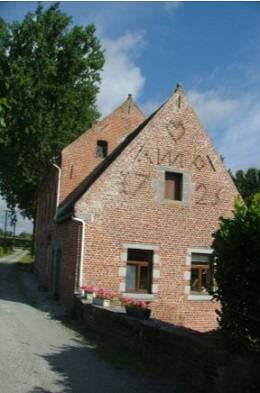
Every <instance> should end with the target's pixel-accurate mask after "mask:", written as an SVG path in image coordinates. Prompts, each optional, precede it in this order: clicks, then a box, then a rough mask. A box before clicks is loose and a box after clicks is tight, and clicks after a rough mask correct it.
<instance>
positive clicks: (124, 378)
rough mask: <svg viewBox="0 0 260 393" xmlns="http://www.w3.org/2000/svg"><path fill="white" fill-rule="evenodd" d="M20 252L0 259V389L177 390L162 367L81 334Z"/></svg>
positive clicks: (8, 392)
mask: <svg viewBox="0 0 260 393" xmlns="http://www.w3.org/2000/svg"><path fill="white" fill-rule="evenodd" d="M20 258H21V251H18V250H17V251H16V254H15V255H14V256H11V257H8V258H6V259H4V260H3V259H1V260H0V393H148V392H149V393H181V390H179V388H177V384H176V382H175V381H174V378H173V376H172V375H168V373H167V370H163V369H161V368H160V367H159V368H158V365H153V364H151V363H150V362H149V360H148V359H144V358H143V357H141V356H139V355H138V354H135V353H130V352H129V351H128V350H127V349H126V348H123V347H122V346H121V345H120V344H119V343H117V342H116V341H115V342H113V343H112V342H110V341H109V340H107V339H106V338H104V337H99V336H96V335H95V334H93V333H90V332H88V333H87V334H86V331H85V330H83V328H82V327H80V325H79V324H78V323H77V322H76V321H74V320H73V319H72V318H71V317H70V316H69V315H68V314H67V313H66V310H65V309H64V308H63V306H62V305H61V304H60V303H59V302H56V301H54V300H53V299H52V298H51V295H50V294H49V293H47V292H44V291H41V290H40V288H39V286H38V282H37V280H36V278H35V276H34V274H33V273H31V272H28V271H23V270H22V269H20V268H19V267H18V266H17V264H16V263H15V262H17V261H19V260H20ZM177 389H178V390H177Z"/></svg>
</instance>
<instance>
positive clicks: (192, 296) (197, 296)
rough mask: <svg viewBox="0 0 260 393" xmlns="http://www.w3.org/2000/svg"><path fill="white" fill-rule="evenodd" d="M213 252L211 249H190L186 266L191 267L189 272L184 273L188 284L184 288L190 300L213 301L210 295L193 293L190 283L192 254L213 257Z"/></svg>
mask: <svg viewBox="0 0 260 393" xmlns="http://www.w3.org/2000/svg"><path fill="white" fill-rule="evenodd" d="M212 253H213V250H212V249H211V248H188V249H187V256H186V263H185V265H186V266H187V267H189V270H185V271H184V275H183V279H184V281H186V282H187V285H185V287H184V294H185V295H187V298H188V300H202V301H205V300H206V301H211V300H212V298H213V296H212V295H209V294H207V295H206V294H205V295H204V294H202V295H200V294H194V293H191V287H190V281H191V266H192V254H207V255H212Z"/></svg>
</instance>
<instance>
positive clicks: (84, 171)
mask: <svg viewBox="0 0 260 393" xmlns="http://www.w3.org/2000/svg"><path fill="white" fill-rule="evenodd" d="M144 120H145V116H144V114H143V113H142V112H141V111H140V110H139V108H138V107H137V106H136V105H135V104H134V103H133V101H132V99H131V98H128V100H126V101H125V103H123V104H122V105H121V106H120V107H119V108H117V109H116V110H115V111H114V112H112V114H110V115H109V116H107V117H106V118H105V119H104V120H102V121H101V122H99V123H97V124H94V125H93V127H92V128H91V129H90V130H88V131H86V132H85V133H84V134H83V135H81V136H80V137H79V138H78V139H77V140H75V141H74V142H73V143H71V144H70V145H69V146H67V147H66V148H65V149H64V150H63V152H62V163H61V169H62V178H61V195H60V203H61V204H62V203H64V202H66V198H67V197H68V196H69V198H71V197H72V196H73V194H74V193H75V192H76V191H77V189H78V187H79V186H80V184H81V182H82V181H84V179H85V178H86V176H87V175H88V174H89V173H91V172H92V171H93V169H94V168H95V167H96V166H97V165H98V164H99V163H100V162H101V161H102V160H103V158H100V157H97V156H96V146H97V141H98V140H104V141H107V142H108V154H110V153H111V152H112V151H113V150H114V149H115V148H116V147H117V146H118V144H119V143H120V142H121V141H122V138H124V137H125V136H126V135H127V134H128V133H129V132H132V131H133V130H134V129H135V128H137V126H138V125H139V124H140V123H141V122H143V121H144Z"/></svg>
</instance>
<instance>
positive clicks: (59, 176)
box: [52, 163, 61, 221]
mask: <svg viewBox="0 0 260 393" xmlns="http://www.w3.org/2000/svg"><path fill="white" fill-rule="evenodd" d="M52 165H53V166H54V167H55V168H56V169H58V172H59V175H58V186H57V199H56V212H55V217H54V221H55V220H56V218H57V214H58V206H59V203H60V179H61V168H60V167H59V166H58V165H56V164H53V163H52Z"/></svg>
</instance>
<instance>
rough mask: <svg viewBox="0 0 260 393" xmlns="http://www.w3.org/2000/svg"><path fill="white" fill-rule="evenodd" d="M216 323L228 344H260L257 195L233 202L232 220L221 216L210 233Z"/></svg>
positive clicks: (259, 217) (259, 207)
mask: <svg viewBox="0 0 260 393" xmlns="http://www.w3.org/2000/svg"><path fill="white" fill-rule="evenodd" d="M213 237H214V241H213V244H212V247H213V250H214V251H213V256H214V258H215V261H216V271H215V279H216V282H217V286H218V287H217V290H216V292H215V293H214V297H215V298H216V299H217V300H219V301H220V304H221V310H220V311H218V314H219V317H220V318H219V324H220V326H221V327H222V331H223V333H224V336H225V337H226V339H227V341H228V343H229V345H230V346H231V347H232V348H233V349H235V348H242V347H243V346H246V347H248V346H252V345H254V346H258V347H260V285H259V283H260V194H256V195H255V197H254V199H253V201H252V202H251V204H250V205H249V206H246V205H245V204H244V203H243V201H242V200H241V199H239V198H237V199H236V201H235V212H234V219H225V218H223V217H222V218H221V219H220V229H219V230H218V231H217V232H215V234H214V235H213Z"/></svg>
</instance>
